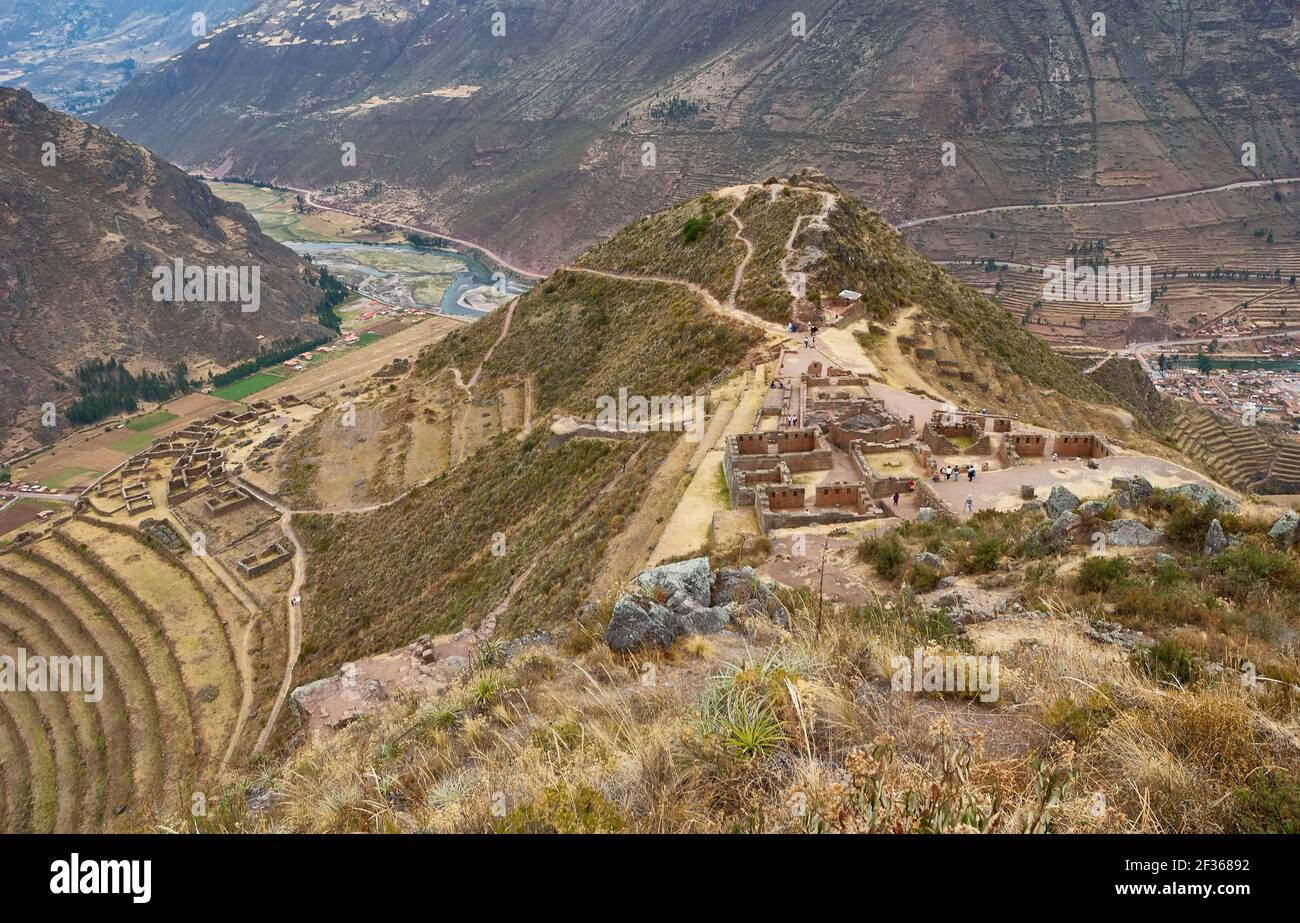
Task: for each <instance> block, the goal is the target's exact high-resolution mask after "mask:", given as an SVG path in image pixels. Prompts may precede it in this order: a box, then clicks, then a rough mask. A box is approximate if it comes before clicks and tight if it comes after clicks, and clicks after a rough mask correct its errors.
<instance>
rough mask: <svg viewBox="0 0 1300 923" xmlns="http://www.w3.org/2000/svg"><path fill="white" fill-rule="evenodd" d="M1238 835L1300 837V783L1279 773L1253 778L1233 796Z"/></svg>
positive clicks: (1273, 772) (1264, 774)
mask: <svg viewBox="0 0 1300 923" xmlns="http://www.w3.org/2000/svg"><path fill="white" fill-rule="evenodd" d="M1233 798H1234V800H1235V801H1236V810H1235V811H1233V812H1232V815H1231V817H1232V820H1231V823H1232V825H1233V827H1234V828H1235V832H1237V833H1300V783H1298V782H1296V781H1295V779H1294V778H1292V777H1288V776H1287V775H1285V774H1284V773H1282V772H1281V771H1279V770H1276V769H1273V770H1267V771H1265V772H1260V773H1256V774H1255V775H1253V776H1251V777H1250V780H1249V781H1248V782H1247V784H1246V785H1244V786H1243V787H1241V788H1239V789H1237V790H1236V791H1235V792H1233Z"/></svg>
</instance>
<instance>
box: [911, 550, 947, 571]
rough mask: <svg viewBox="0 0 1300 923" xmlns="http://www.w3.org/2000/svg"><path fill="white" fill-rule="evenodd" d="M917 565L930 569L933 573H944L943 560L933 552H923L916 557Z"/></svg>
mask: <svg viewBox="0 0 1300 923" xmlns="http://www.w3.org/2000/svg"><path fill="white" fill-rule="evenodd" d="M916 563H917V564H919V565H920V566H921V567H928V568H929V569H930V570H932V571H939V572H942V571H943V568H944V562H943V558H941V557H939V556H938V555H937V554H935V553H934V552H933V551H922V552H921V553H920V554H918V555H917V556H916Z"/></svg>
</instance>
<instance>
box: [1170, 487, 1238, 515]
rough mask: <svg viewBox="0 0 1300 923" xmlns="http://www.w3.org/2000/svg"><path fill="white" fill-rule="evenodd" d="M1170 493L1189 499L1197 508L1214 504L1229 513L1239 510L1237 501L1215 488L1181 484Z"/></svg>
mask: <svg viewBox="0 0 1300 923" xmlns="http://www.w3.org/2000/svg"><path fill="white" fill-rule="evenodd" d="M1169 493H1171V494H1177V495H1178V496H1182V497H1187V498H1188V499H1190V500H1191V501H1192V502H1193V503H1195V504H1196V505H1197V506H1204V505H1205V504H1207V503H1213V504H1214V505H1215V506H1217V507H1218V508H1219V509H1221V510H1227V511H1228V512H1232V511H1234V510H1236V509H1237V501H1235V500H1232V499H1230V498H1228V497H1225V496H1224V495H1223V494H1221V493H1219V492H1218V491H1217V490H1215V489H1214V488H1213V487H1207V486H1206V485H1204V484H1179V485H1178V486H1177V487H1174V488H1172V489H1171V490H1170V491H1169Z"/></svg>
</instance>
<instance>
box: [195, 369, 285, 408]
mask: <svg viewBox="0 0 1300 923" xmlns="http://www.w3.org/2000/svg"><path fill="white" fill-rule="evenodd" d="M281 380H282V379H281V378H280V377H279V376H278V375H271V374H269V373H267V372H254V373H253V374H252V375H247V376H245V377H244V378H241V379H239V381H232V382H231V383H230V384H228V385H226V386H225V387H224V388H218V389H217V390H215V391H213V392H212V396H213V397H219V398H221V399H222V400H223V401H235V402H238V401H242V400H243V399H244V398H246V397H248V396H249V395H250V394H255V393H257V392H258V391H261V390H262V389H263V388H269V387H271V385H275V384H279V383H280V381H281Z"/></svg>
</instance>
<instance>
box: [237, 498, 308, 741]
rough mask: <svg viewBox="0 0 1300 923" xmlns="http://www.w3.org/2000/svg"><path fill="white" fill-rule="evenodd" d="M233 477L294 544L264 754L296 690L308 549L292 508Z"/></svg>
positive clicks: (261, 738) (260, 738)
mask: <svg viewBox="0 0 1300 923" xmlns="http://www.w3.org/2000/svg"><path fill="white" fill-rule="evenodd" d="M231 480H232V481H233V482H234V483H235V484H237V485H238V486H240V487H242V488H243V489H244V490H246V491H248V492H249V493H250V494H252V495H253V496H254V497H256V498H257V499H258V500H261V501H262V502H263V503H265V504H266V505H267V506H269V507H271V508H272V509H274V510H276V511H277V512H278V513H279V514H280V529H281V531H283V532H284V534H285V537H286V538H288V539H289V541H290V542H291V543H292V544H293V582H292V583H291V584H289V592H288V593H287V594H286V599H285V610H286V613H287V617H288V627H289V635H288V645H287V646H288V650H287V652H286V654H285V659H284V676H283V677H282V678H281V680H280V688H279V690H278V691H277V692H276V696H275V704H274V705H273V706H272V707H271V714H270V716H269V717H268V718H267V719H266V726H265V727H264V728H262V733H261V734H259V735H258V737H257V743H256V744H255V745H254V746H253V753H255V754H256V753H261V752H262V749H263V748H264V747H265V746H266V742H267V741H268V740H270V739H271V732H272V731H273V730H274V729H275V722H276V720H277V719H278V718H279V717H280V709H282V708H283V707H284V702H285V699H287V698H288V697H289V692H290V691H291V690H292V689H293V671H294V669H295V668H296V667H297V666H298V656H299V654H300V653H301V652H302V584H303V581H304V580H305V579H306V577H307V552H306V551H305V550H304V549H303V547H302V542H301V540H299V538H298V533H297V532H295V531H294V528H293V510H291V509H289V507H287V506H285V505H284V504H283V503H281V502H280V501H279V500H277V499H276V498H275V497H273V496H271V495H270V494H268V493H266V492H265V491H262V490H259V489H258V488H256V487H254V486H253V485H251V484H249V483H248V482H247V481H245V480H243V479H241V478H232V479H231Z"/></svg>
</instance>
